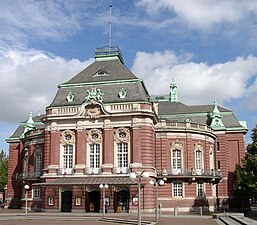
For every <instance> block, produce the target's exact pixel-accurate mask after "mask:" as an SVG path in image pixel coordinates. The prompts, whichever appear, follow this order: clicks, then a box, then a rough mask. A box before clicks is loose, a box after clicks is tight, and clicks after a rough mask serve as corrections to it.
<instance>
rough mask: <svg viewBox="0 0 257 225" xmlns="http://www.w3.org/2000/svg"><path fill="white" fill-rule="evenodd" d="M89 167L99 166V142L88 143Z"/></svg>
mask: <svg viewBox="0 0 257 225" xmlns="http://www.w3.org/2000/svg"><path fill="white" fill-rule="evenodd" d="M89 159H90V168H100V144H90V153H89Z"/></svg>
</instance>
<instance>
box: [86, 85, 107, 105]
mask: <svg viewBox="0 0 257 225" xmlns="http://www.w3.org/2000/svg"><path fill="white" fill-rule="evenodd" d="M103 95H104V94H103V92H102V91H101V90H100V89H96V88H91V91H90V90H87V93H86V97H85V99H86V101H89V100H91V99H94V100H97V101H100V102H102V101H103Z"/></svg>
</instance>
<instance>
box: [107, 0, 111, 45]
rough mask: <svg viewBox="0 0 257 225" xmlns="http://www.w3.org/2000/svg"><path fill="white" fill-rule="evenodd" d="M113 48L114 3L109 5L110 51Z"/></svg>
mask: <svg viewBox="0 0 257 225" xmlns="http://www.w3.org/2000/svg"><path fill="white" fill-rule="evenodd" d="M111 46H112V3H110V4H109V44H108V47H109V50H110V49H111Z"/></svg>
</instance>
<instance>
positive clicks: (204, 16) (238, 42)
mask: <svg viewBox="0 0 257 225" xmlns="http://www.w3.org/2000/svg"><path fill="white" fill-rule="evenodd" d="M111 2H112V6H113V7H112V45H118V46H119V47H120V49H121V51H122V53H123V58H124V60H125V65H126V66H127V67H128V68H129V69H131V70H132V71H133V72H134V73H135V74H136V75H137V76H138V77H139V78H142V79H143V80H144V82H145V84H146V86H147V88H148V91H149V92H150V93H151V94H165V93H168V91H169V83H170V82H171V80H172V78H174V79H175V80H176V82H177V85H178V92H179V100H180V101H181V102H183V103H185V104H188V105H191V104H212V103H213V101H214V99H216V100H217V102H218V104H220V105H222V106H224V107H227V108H229V109H232V110H233V111H234V112H235V114H236V116H237V118H238V119H239V120H245V121H247V124H248V128H249V131H248V136H247V142H250V138H249V137H250V134H251V129H252V128H254V127H255V125H256V123H257V114H256V111H257V101H256V94H257V79H256V78H257V44H256V43H257V1H256V0H248V1H241V0H233V1H231V0H190V1H188V0H134V1H132V0H131V1H128V0H112V1H111ZM109 3H110V1H109V0H106V1H105V0H59V1H58V0H40V1H37V0H13V1H4V0H2V1H1V0H0V8H1V14H0V30H1V32H0V77H1V81H0V84H1V88H0V95H1V98H0V149H4V150H5V151H7V149H8V146H7V144H6V143H5V141H4V140H5V139H6V138H7V137H9V136H10V135H11V133H12V132H13V131H14V130H15V129H16V127H17V126H18V123H19V122H20V121H24V120H26V119H27V118H28V116H29V113H30V112H32V113H33V115H37V114H38V113H39V112H41V113H44V110H45V107H46V106H48V105H49V104H50V103H51V101H52V100H53V98H54V96H55V94H56V91H57V85H58V84H60V83H63V82H65V81H67V80H68V79H70V78H71V77H73V76H74V75H76V73H78V72H79V71H81V70H82V69H83V68H85V67H86V66H87V65H89V64H90V63H91V62H93V60H94V58H93V57H94V51H95V48H97V47H103V46H106V45H108V36H109V23H108V20H109Z"/></svg>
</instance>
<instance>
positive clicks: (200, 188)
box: [197, 183, 204, 197]
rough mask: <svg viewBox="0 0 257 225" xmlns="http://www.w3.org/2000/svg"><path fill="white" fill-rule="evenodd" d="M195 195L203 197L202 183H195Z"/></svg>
mask: <svg viewBox="0 0 257 225" xmlns="http://www.w3.org/2000/svg"><path fill="white" fill-rule="evenodd" d="M197 196H199V197H203V196H204V190H203V184H202V183H197Z"/></svg>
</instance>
